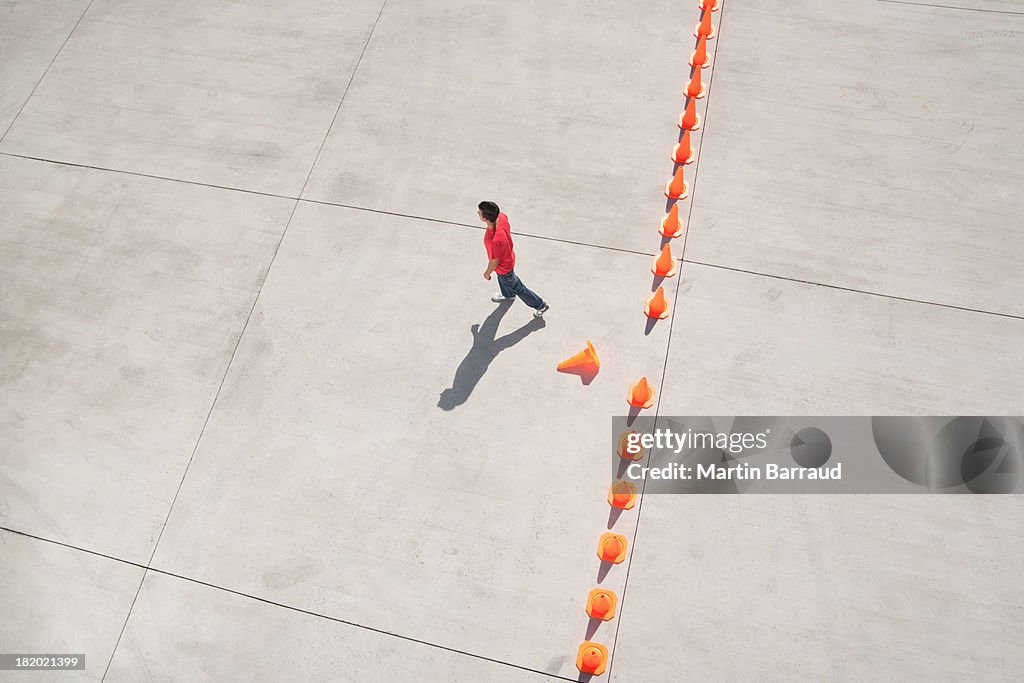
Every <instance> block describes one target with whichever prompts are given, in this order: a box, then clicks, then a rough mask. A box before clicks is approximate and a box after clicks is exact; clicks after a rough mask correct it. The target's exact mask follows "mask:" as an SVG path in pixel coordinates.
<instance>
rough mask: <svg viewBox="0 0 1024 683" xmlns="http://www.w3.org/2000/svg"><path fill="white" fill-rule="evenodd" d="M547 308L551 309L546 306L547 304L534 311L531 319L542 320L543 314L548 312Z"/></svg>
mask: <svg viewBox="0 0 1024 683" xmlns="http://www.w3.org/2000/svg"><path fill="white" fill-rule="evenodd" d="M549 308H551V307H550V306H548V305H547V304H544V305H543V306H541V307H540V308H538V309H537V310H536V311H534V312H533V317H534V318H543V317H544V314H545V313H547V312H548V309H549Z"/></svg>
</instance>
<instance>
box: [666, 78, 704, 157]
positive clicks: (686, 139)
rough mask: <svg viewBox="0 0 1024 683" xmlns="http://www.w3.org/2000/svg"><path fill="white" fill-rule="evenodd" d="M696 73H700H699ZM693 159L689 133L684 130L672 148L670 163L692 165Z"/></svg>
mask: <svg viewBox="0 0 1024 683" xmlns="http://www.w3.org/2000/svg"><path fill="white" fill-rule="evenodd" d="M697 73H700V71H698V72H697ZM693 159H694V154H693V149H692V148H691V147H690V131H688V130H684V131H683V139H682V140H680V141H679V144H678V145H676V146H675V147H673V148H672V161H674V162H676V163H677V164H692V163H693Z"/></svg>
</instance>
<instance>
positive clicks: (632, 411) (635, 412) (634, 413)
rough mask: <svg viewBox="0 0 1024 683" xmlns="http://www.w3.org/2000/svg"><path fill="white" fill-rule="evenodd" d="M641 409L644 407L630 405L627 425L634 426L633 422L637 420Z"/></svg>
mask: <svg viewBox="0 0 1024 683" xmlns="http://www.w3.org/2000/svg"><path fill="white" fill-rule="evenodd" d="M641 410H643V408H640V407H639V406H630V407H629V412H628V413H627V414H626V426H627V427H632V426H633V423H634V422H636V418H637V417H638V416H639V415H640V411H641Z"/></svg>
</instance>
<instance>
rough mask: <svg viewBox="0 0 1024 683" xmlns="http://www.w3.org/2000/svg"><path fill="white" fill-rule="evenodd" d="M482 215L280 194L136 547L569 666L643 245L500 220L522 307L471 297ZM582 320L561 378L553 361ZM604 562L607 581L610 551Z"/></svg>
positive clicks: (195, 570) (312, 602)
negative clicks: (282, 215)
mask: <svg viewBox="0 0 1024 683" xmlns="http://www.w3.org/2000/svg"><path fill="white" fill-rule="evenodd" d="M482 239H483V231H481V230H475V229H470V228H464V227H460V226H447V225H436V224H435V225H433V226H430V227H425V226H423V225H422V224H421V223H420V222H417V221H414V220H412V219H407V218H401V217H396V216H388V215H381V214H377V213H372V212H365V211H355V210H348V209H342V208H338V207H331V206H326V205H316V204H306V203H303V204H300V206H299V208H298V210H297V211H296V214H295V216H294V218H293V221H292V223H291V226H290V228H289V230H288V234H287V235H286V237H285V239H284V242H283V243H282V246H281V249H280V251H279V253H278V255H277V258H276V260H275V262H274V267H273V269H272V270H271V272H270V275H269V276H268V279H267V282H266V283H265V285H264V288H263V292H262V294H261V297H260V300H259V302H258V304H257V307H256V309H255V311H254V313H253V316H252V319H251V321H250V323H249V327H248V329H247V331H246V333H245V335H244V337H243V340H242V343H241V345H240V347H239V349H238V352H237V354H236V356H235V361H234V363H233V365H232V370H231V372H230V373H229V375H228V377H227V379H226V381H225V385H224V388H223V390H222V392H221V394H220V398H219V400H218V402H217V405H216V407H215V409H214V411H213V414H212V416H211V420H210V423H209V425H208V427H207V429H206V432H205V434H204V437H203V440H202V443H201V444H200V447H199V449H198V451H197V453H196V456H195V459H194V461H193V462H192V465H191V468H190V470H189V474H188V476H187V477H186V480H185V483H184V486H183V488H182V490H181V493H180V495H179V497H178V499H177V502H176V504H175V507H174V510H173V512H172V514H171V516H170V519H169V522H168V525H167V529H166V531H165V533H164V536H163V538H162V540H161V543H160V546H159V549H158V551H157V554H156V556H155V557H154V564H153V566H154V567H157V568H159V569H161V570H166V571H169V572H172V573H175V574H179V575H183V576H189V577H193V578H197V579H199V580H202V581H205V582H209V583H213V584H216V585H219V586H224V587H228V588H231V589H233V590H238V591H242V592H245V593H247V594H251V595H255V596H258V597H262V598H266V599H271V600H274V601H277V602H281V603H285V604H288V605H293V606H296V607H300V608H303V609H309V610H312V611H316V612H318V613H321V614H325V615H329V616H333V617H337V618H340V619H345V620H347V621H352V622H355V623H358V624H360V625H364V626H368V627H371V628H375V629H380V630H384V631H387V632H389V633H395V634H398V635H402V636H407V637H410V638H416V639H421V640H426V641H429V642H431V643H434V644H437V645H441V646H443V647H449V648H453V649H457V650H460V651H462V652H467V653H470V654H474V655H479V656H483V657H488V658H492V659H496V660H499V661H502V662H509V663H512V664H516V665H520V666H524V667H527V668H530V669H534V670H539V671H545V672H549V673H554V674H562V675H570V676H572V677H573V678H575V677H576V675H577V674H578V672H576V669H575V666H574V659H575V652H576V648H577V645H578V644H579V643H580V642H581V641H582V640H583V639H584V636H585V635H586V631H587V628H588V626H590V624H589V618H588V617H587V616H586V614H585V612H584V606H585V601H586V596H587V594H588V592H589V591H590V589H591V588H592V587H593V586H594V585H596V584H595V582H596V581H597V580H598V577H599V574H600V570H601V563H600V561H599V560H598V557H597V554H596V551H597V542H598V538H599V536H600V534H601V533H603V532H604V531H605V530H606V528H607V525H608V523H609V516H610V515H609V513H610V508H609V506H608V503H607V501H606V498H607V491H608V486H609V483H610V482H609V476H608V457H609V455H610V452H609V444H608V431H609V422H608V420H609V418H608V417H607V416H610V415H613V414H622V413H623V411H624V410H626V408H627V406H626V401H625V398H626V391H627V387H628V384H629V382H630V381H635V380H636V379H638V378H639V375H640V373H645V372H646V373H647V374H648V375H649V376H651V377H652V378H653V377H657V376H658V375H657V373H658V372H659V371H660V369H661V367H662V359H663V357H664V353H665V348H666V343H667V332H668V330H667V326H665V325H659V326H657V327H656V328H655V329H654V330H653V331H652V332H651V334H650V336H645V321H646V317H645V316H644V315H643V311H642V308H643V299H644V297H643V292H644V291H645V289H647V288H649V286H650V284H651V280H652V276H651V274H650V270H649V268H650V259H649V258H648V257H645V256H639V255H634V254H624V253H621V252H614V251H611V250H606V249H596V248H588V247H580V246H578V245H568V244H564V243H560V242H553V241H550V240H540V239H530V238H524V237H519V238H518V239H517V241H516V251H517V254H518V259H519V260H518V263H517V273H519V275H520V277H522V278H523V280H524V282H525V283H526V284H527V285H528V286H530V287H531V288H534V289H535V290H536V291H537V292H538V293H539V294H540V295H541V296H543V297H545V298H546V299H547V300H548V301H549V302H550V305H551V310H550V311H549V313H548V316H547V317H546V318H545V320H546V321H547V323H546V326H544V327H543V328H541V327H540V326H539V325H536V324H535V323H534V321H533V318H532V316H531V312H530V309H528V308H527V307H526V306H524V305H523V304H522V303H521V302H516V303H515V304H514V305H512V306H496V305H495V304H493V303H491V302H490V301H489V297H490V295H491V293H492V292H494V291H495V290H496V285H495V283H494V282H491V283H486V282H484V280H483V278H482V277H481V275H482V273H483V269H484V266H485V257H484V255H483V245H482ZM598 273H599V274H600V277H599V278H598V277H596V276H595V274H598ZM670 284H671V283H670ZM477 325H480V328H479V330H477V331H476V333H475V336H476V340H475V342H474V333H472V332H471V329H470V328H471V326H472V327H474V328H475V327H476V326H477ZM495 328H496V329H495ZM495 337H497V341H492V340H493V339H494V338H495ZM587 338H590V339H591V340H593V342H594V344H595V345H596V347H597V349H598V353H599V354H600V355H601V358H602V369H601V371H600V373H599V374H598V375H597V377H596V378H594V379H593V381H592V382H591V383H590V384H589V385H583V384H582V383H581V378H580V377H577V376H575V375H568V374H557V373H556V372H555V365H556V364H557V363H558V362H559V361H560V360H562V359H563V358H566V357H568V356H570V355H572V354H573V353H575V352H577V351H579V350H580V349H581V348H582V347H583V346H584V340H586V339H587ZM453 386H454V389H453ZM441 406H443V407H441ZM444 408H448V409H447V410H446V409H444ZM616 521H617V522H618V523H619V525H621V526H622V527H627V526H630V525H632V523H633V521H632V520H631V519H630V515H629V513H627V514H625V515H623V516H622V517H620V518H619V519H618V520H616ZM616 528H617V529H618V527H616ZM604 574H605V575H604V576H603V577H602V578H603V580H604V584H603V585H607V586H609V587H611V588H613V589H615V590H618V589H619V588H620V586H621V582H622V581H623V580H624V577H625V574H626V565H625V564H623V565H618V566H615V567H613V568H611V569H610V571H608V568H607V567H606V568H605V572H604ZM607 632H608V629H607V627H603V628H601V629H599V631H598V637H599V638H605V637H606V635H607ZM605 642H609V641H607V640H606V641H605Z"/></svg>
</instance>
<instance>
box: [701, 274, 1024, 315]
mask: <svg viewBox="0 0 1024 683" xmlns="http://www.w3.org/2000/svg"><path fill="white" fill-rule="evenodd" d="M684 262H685V263H692V264H694V265H698V266H707V267H708V268H718V269H720V270H731V271H733V272H734V273H746V274H748V275H757V276H759V277H769V278H772V279H773V280H786V281H788V282H799V283H801V284H805V285H814V286H817V287H828V288H829V289H837V290H840V291H843V292H853V293H855V294H865V295H867V296H877V297H880V298H883V299H895V300H896V301H906V302H909V303H914V304H923V305H925V306H937V307H939V308H951V309H953V310H957V311H966V312H968V313H978V314H981V315H994V316H998V317H1000V318H1011V319H1013V320H1024V315H1015V314H1013V313H1000V312H998V311H985V310H982V309H980V308H971V307H969V306H957V305H956V304H944V303H940V302H938V301H925V300H923V299H913V298H911V297H906V296H896V295H895V294H883V293H881V292H872V291H869V290H866V289H854V288H853V287H843V286H842V285H832V284H828V283H824V282H814V281H813V280H801V279H800V278H795V277H787V276H785V275H772V274H771V273H761V272H758V271H756V270H746V269H743V268H734V267H732V266H723V265H721V264H717V263H704V262H702V261H691V260H685V261H684Z"/></svg>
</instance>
